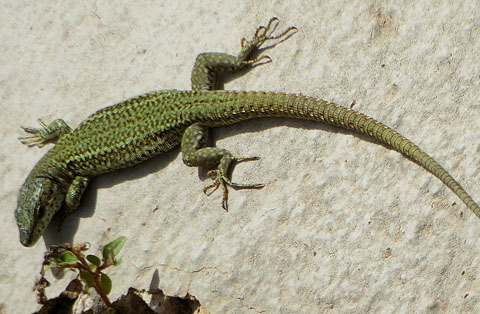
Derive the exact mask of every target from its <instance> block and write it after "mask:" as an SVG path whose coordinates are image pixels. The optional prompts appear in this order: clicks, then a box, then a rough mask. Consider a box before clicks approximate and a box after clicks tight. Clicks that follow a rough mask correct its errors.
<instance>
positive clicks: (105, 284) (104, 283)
mask: <svg viewBox="0 0 480 314" xmlns="http://www.w3.org/2000/svg"><path fill="white" fill-rule="evenodd" d="M100 286H101V287H102V290H103V292H105V294H109V293H110V291H112V280H111V279H110V277H108V275H106V274H104V273H102V275H101V276H100Z"/></svg>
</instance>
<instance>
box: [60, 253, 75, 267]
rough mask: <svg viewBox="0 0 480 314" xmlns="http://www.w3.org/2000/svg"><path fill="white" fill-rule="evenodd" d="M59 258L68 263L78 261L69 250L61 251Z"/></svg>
mask: <svg viewBox="0 0 480 314" xmlns="http://www.w3.org/2000/svg"><path fill="white" fill-rule="evenodd" d="M60 260H61V261H62V262H63V263H65V264H68V265H71V264H76V263H78V258H77V257H76V256H75V254H73V253H72V252H70V251H65V252H63V253H62V255H61V256H60Z"/></svg>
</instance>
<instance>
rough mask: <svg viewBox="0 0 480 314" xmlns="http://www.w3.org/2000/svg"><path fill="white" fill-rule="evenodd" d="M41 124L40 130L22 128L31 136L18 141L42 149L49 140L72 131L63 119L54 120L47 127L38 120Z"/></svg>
mask: <svg viewBox="0 0 480 314" xmlns="http://www.w3.org/2000/svg"><path fill="white" fill-rule="evenodd" d="M37 122H38V124H40V126H41V127H40V128H32V127H23V126H22V127H21V128H22V129H23V130H24V131H25V132H26V133H30V134H32V135H30V136H23V137H19V138H18V139H19V140H20V142H21V143H22V144H25V145H28V146H35V145H37V146H38V147H42V146H43V145H44V144H45V143H46V142H48V141H49V140H53V139H56V138H57V137H59V136H61V135H62V134H65V133H68V132H70V131H71V130H72V129H71V128H70V127H69V126H68V125H67V123H66V122H65V121H63V120H62V119H57V120H54V121H53V122H52V123H50V124H49V125H46V124H45V123H44V122H43V121H42V120H40V119H38V120H37Z"/></svg>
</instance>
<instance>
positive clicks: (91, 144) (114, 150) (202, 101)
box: [15, 18, 480, 246]
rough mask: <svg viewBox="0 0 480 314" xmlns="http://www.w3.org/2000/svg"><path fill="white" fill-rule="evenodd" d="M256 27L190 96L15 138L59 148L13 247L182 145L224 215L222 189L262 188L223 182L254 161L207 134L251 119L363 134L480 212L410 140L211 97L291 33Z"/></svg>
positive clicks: (289, 102) (332, 112)
mask: <svg viewBox="0 0 480 314" xmlns="http://www.w3.org/2000/svg"><path fill="white" fill-rule="evenodd" d="M275 22H277V19H275V18H274V19H272V20H271V21H270V23H269V24H268V26H267V27H263V26H261V27H259V28H258V29H257V32H256V34H255V36H254V38H253V39H252V40H250V41H246V42H245V41H242V50H241V52H240V54H239V55H238V56H230V55H226V54H218V53H217V54H213V53H207V54H201V55H199V56H198V58H197V62H196V64H195V66H194V69H193V71H192V91H177V90H164V91H158V92H152V93H149V94H145V95H141V96H138V97H134V98H131V99H129V100H127V101H124V102H122V103H119V104H116V105H113V106H110V107H107V108H104V109H101V110H99V111H97V112H96V113H94V114H93V115H91V116H90V117H88V118H87V119H86V120H85V121H83V122H82V123H81V124H80V125H79V126H78V127H77V128H76V129H75V130H71V128H70V127H69V126H68V125H67V124H66V123H65V122H63V120H55V121H54V122H53V123H52V124H50V125H48V126H47V125H45V124H43V122H41V121H40V123H41V125H42V128H40V129H33V128H24V129H25V131H27V132H28V133H32V134H33V136H29V137H24V138H21V140H22V142H24V143H26V144H42V143H43V142H45V141H46V140H49V139H52V138H55V137H59V139H58V141H57V143H56V145H55V146H54V147H53V148H52V149H51V150H50V151H48V152H47V154H46V155H45V156H44V157H43V158H42V159H41V160H40V161H39V162H38V164H37V165H36V166H35V168H34V169H33V170H32V172H31V173H30V175H29V176H28V178H27V179H26V181H25V183H24V185H23V186H22V188H21V191H20V195H19V198H18V207H17V210H16V212H15V215H16V218H17V223H18V226H19V230H20V241H21V243H22V244H23V245H24V246H32V245H33V244H35V242H36V241H37V240H38V239H39V237H40V236H41V235H42V234H43V232H44V230H45V229H46V228H47V226H48V224H49V223H50V220H51V219H52V217H53V216H54V215H55V214H56V213H57V212H59V211H60V210H61V209H64V210H65V212H67V213H70V212H72V211H74V210H75V209H76V208H77V207H78V204H79V201H80V198H81V195H82V193H83V191H84V190H85V188H86V186H87V184H88V181H89V180H90V179H91V178H93V177H95V176H97V175H99V174H102V173H106V172H109V171H114V170H117V169H121V168H125V167H130V166H133V165H135V164H138V163H140V162H142V161H145V160H147V159H150V158H152V157H154V156H157V155H160V154H162V153H164V152H167V151H169V150H171V149H173V148H175V147H177V146H179V145H181V147H182V154H183V160H184V162H185V164H186V165H188V166H195V167H207V168H211V169H214V170H212V171H211V172H210V174H212V175H214V176H215V181H214V184H212V185H211V186H209V187H207V188H206V189H205V192H206V191H207V190H209V189H210V188H216V187H218V186H222V188H223V191H224V198H223V207H224V208H225V209H226V208H227V188H226V186H227V185H230V186H233V187H238V188H258V187H262V185H260V184H252V185H247V184H237V183H233V182H231V181H230V180H229V179H228V178H227V176H226V173H227V172H228V169H229V167H230V164H231V162H232V161H243V160H252V159H256V157H253V158H238V157H234V156H233V155H232V154H231V153H230V152H228V151H226V150H224V149H220V148H217V147H212V146H209V145H208V142H207V135H208V129H209V128H210V127H220V126H226V125H230V124H234V123H237V122H240V121H244V120H248V119H252V118H258V117H291V118H299V119H308V120H315V121H319V122H326V123H329V124H332V125H335V126H339V127H342V128H346V129H350V130H353V131H357V132H360V133H363V134H367V135H369V136H371V137H373V138H375V139H377V140H379V141H381V142H383V143H385V144H387V145H389V146H390V147H392V148H394V149H396V150H397V151H399V152H401V153H402V154H404V155H406V156H409V157H410V158H412V159H413V160H414V161H416V162H417V163H418V164H419V165H421V166H422V167H424V168H425V169H427V170H428V171H430V172H431V173H432V174H434V175H435V176H436V177H438V178H439V179H440V180H441V181H442V182H443V183H444V184H445V185H446V186H447V187H449V188H450V189H451V190H452V191H453V192H454V193H455V194H456V195H457V196H458V197H459V198H460V199H461V200H462V201H463V202H464V203H465V205H467V207H468V208H470V209H471V210H472V211H473V212H474V213H475V215H477V216H478V217H480V207H479V206H478V205H477V204H476V203H475V202H474V201H473V199H472V198H471V197H470V196H469V195H468V194H467V193H466V192H465V190H464V189H463V188H462V187H461V186H460V184H459V183H457V182H456V181H455V180H454V179H453V177H452V176H451V175H450V174H448V172H447V171H445V170H444V169H443V168H442V167H441V166H440V165H439V164H438V163H437V162H436V161H434V160H433V159H432V158H431V157H430V156H428V155H427V154H426V153H424V152H423V151H422V150H421V149H420V148H418V147H417V146H416V145H414V144H413V143H412V142H410V141H409V140H408V139H406V138H405V137H403V136H402V135H400V134H399V133H397V132H396V131H394V130H392V129H391V128H389V127H387V126H385V125H384V124H382V123H380V122H378V121H376V120H374V119H372V118H370V117H367V116H365V115H363V114H361V113H358V112H356V111H354V110H351V109H348V108H345V107H342V106H338V105H336V104H333V103H329V102H326V101H324V100H320V99H315V98H311V97H306V96H302V95H295V94H283V93H270V92H236V91H223V90H214V89H215V88H216V86H217V85H218V79H217V74H218V73H221V72H234V71H238V70H239V69H241V68H243V67H246V66H255V65H258V64H261V63H262V62H263V63H265V62H269V61H270V59H269V58H268V57H266V56H262V57H260V58H258V59H249V56H250V54H251V52H252V51H254V50H255V49H257V48H258V47H259V46H261V45H262V44H263V43H264V42H265V41H266V40H270V39H281V38H283V39H285V37H286V36H288V35H291V32H292V31H294V30H295V28H293V27H290V28H288V29H287V30H286V31H285V32H283V33H282V34H280V35H278V36H272V35H271V30H272V29H274V28H275V26H273V25H274V24H273V23H275Z"/></svg>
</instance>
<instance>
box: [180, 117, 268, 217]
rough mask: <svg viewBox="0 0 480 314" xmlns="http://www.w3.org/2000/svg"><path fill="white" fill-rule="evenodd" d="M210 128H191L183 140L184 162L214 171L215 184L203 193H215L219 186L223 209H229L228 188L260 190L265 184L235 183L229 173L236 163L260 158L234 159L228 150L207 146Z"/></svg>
mask: <svg viewBox="0 0 480 314" xmlns="http://www.w3.org/2000/svg"><path fill="white" fill-rule="evenodd" d="M207 142H208V127H207V126H205V125H202V124H199V123H196V124H193V125H191V126H189V127H188V128H187V129H186V130H185V132H184V134H183V138H182V157H183V162H184V163H185V164H186V165H187V166H189V167H203V168H207V169H212V170H210V171H209V172H208V175H209V176H212V177H214V182H213V184H211V185H209V186H207V187H206V188H205V189H204V190H203V192H204V193H205V194H207V195H210V194H211V193H213V192H214V191H215V190H216V189H217V188H218V187H219V186H221V187H222V190H223V199H222V207H223V208H224V209H225V210H227V209H228V203H227V202H228V187H227V186H231V187H233V188H235V189H258V188H262V187H263V186H264V184H241V183H234V182H232V181H231V180H230V179H229V178H228V171H229V169H230V167H231V166H232V163H234V162H243V161H251V160H258V159H259V158H258V157H234V156H233V155H232V153H230V152H229V151H228V150H226V149H221V148H218V147H211V146H207V144H208V143H207Z"/></svg>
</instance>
